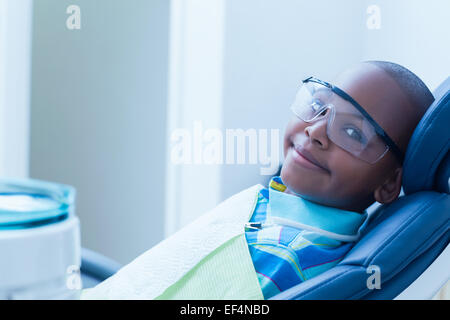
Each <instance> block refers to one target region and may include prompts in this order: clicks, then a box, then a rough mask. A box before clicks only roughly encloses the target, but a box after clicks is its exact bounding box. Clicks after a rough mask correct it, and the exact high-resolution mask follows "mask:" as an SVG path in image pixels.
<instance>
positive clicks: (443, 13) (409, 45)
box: [362, 0, 450, 90]
mask: <svg viewBox="0 0 450 320" xmlns="http://www.w3.org/2000/svg"><path fill="white" fill-rule="evenodd" d="M366 3H367V4H370V3H377V4H378V6H379V8H380V10H381V28H380V29H379V30H368V29H366V30H365V31H364V34H363V36H364V41H365V49H364V54H363V57H362V59H364V60H367V59H377V60H391V61H393V62H397V63H400V64H401V65H403V66H405V67H407V68H408V69H410V70H411V71H413V72H414V73H416V74H417V75H418V76H419V77H420V78H421V79H422V80H423V81H424V82H425V84H426V85H427V86H428V87H429V88H430V90H434V89H436V88H437V87H438V86H439V84H440V83H441V82H442V81H444V80H445V79H446V78H447V77H448V76H450V55H449V52H450V42H449V40H448V39H449V31H450V25H449V12H450V1H448V0H430V1H422V0H397V1H389V0H379V1H367V0H366Z"/></svg>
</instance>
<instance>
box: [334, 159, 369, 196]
mask: <svg viewBox="0 0 450 320" xmlns="http://www.w3.org/2000/svg"><path fill="white" fill-rule="evenodd" d="M337 155H338V157H336V159H335V160H334V161H333V183H334V184H335V185H336V186H339V188H336V192H337V193H340V194H341V195H342V196H345V195H352V194H359V193H364V194H365V193H366V192H367V191H368V190H370V189H371V188H372V186H373V185H374V182H375V179H376V178H377V177H376V172H377V170H375V168H374V167H373V165H370V164H368V163H366V162H364V161H362V160H359V159H357V158H355V157H353V156H352V155H349V154H347V153H346V152H345V151H340V152H337Z"/></svg>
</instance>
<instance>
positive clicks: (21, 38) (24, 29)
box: [0, 0, 32, 177]
mask: <svg viewBox="0 0 450 320" xmlns="http://www.w3.org/2000/svg"><path fill="white" fill-rule="evenodd" d="M31 19H32V2H31V0H21V1H16V0H0V176H1V177H27V176H28V166H29V163H28V159H29V99H30V65H31Z"/></svg>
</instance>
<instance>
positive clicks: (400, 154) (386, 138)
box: [302, 76, 404, 164]
mask: <svg viewBox="0 0 450 320" xmlns="http://www.w3.org/2000/svg"><path fill="white" fill-rule="evenodd" d="M307 82H315V83H318V84H321V85H323V86H325V87H327V88H329V89H330V90H331V91H333V92H334V93H336V94H337V95H338V96H340V97H341V98H342V99H344V100H346V101H348V102H350V103H351V104H352V105H353V106H354V107H355V108H356V109H357V110H358V111H359V112H361V113H362V115H363V116H364V117H365V118H366V119H367V120H368V121H369V123H370V124H371V125H372V126H373V127H374V129H375V133H376V134H377V135H378V136H379V137H380V138H381V139H382V140H383V141H384V142H385V143H386V145H387V147H388V149H389V150H391V151H392V152H393V153H394V155H395V156H396V157H397V159H398V160H399V161H400V164H402V163H403V160H404V155H403V152H402V151H401V150H400V148H399V147H398V146H397V145H396V144H395V142H394V141H393V140H392V139H391V138H390V137H389V135H388V134H387V133H386V132H385V131H384V130H383V128H382V127H381V126H380V125H379V124H378V123H377V122H376V121H375V120H374V119H373V118H372V117H371V116H370V115H369V114H368V113H367V111H366V110H364V108H363V107H362V106H361V105H360V104H359V103H358V102H356V100H355V99H353V98H352V97H351V96H350V95H349V94H347V93H346V92H345V91H344V90H342V89H340V88H338V87H336V86H334V85H332V84H331V83H328V82H326V81H323V80H320V79H317V78H316V77H313V76H311V77H308V78H306V79H304V80H302V83H307ZM385 154H386V152H385V153H384V154H383V155H382V156H381V157H380V158H379V159H378V160H377V161H379V160H380V159H381V158H382V157H383V156H384V155H385Z"/></svg>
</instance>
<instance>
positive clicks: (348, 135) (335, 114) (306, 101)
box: [291, 77, 403, 164]
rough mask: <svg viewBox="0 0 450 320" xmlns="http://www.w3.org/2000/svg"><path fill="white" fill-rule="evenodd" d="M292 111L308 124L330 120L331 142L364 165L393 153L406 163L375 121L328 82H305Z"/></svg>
mask: <svg viewBox="0 0 450 320" xmlns="http://www.w3.org/2000/svg"><path fill="white" fill-rule="evenodd" d="M291 110H292V111H293V112H294V114H295V115H296V116H297V117H299V118H300V119H301V120H303V121H305V122H308V123H311V122H314V121H319V120H320V119H323V118H327V135H328V138H329V139H330V140H331V141H333V143H335V144H336V145H338V146H339V147H341V148H342V149H344V150H346V151H348V152H350V153H351V154H353V155H354V156H355V157H357V158H359V159H361V160H363V161H365V162H368V163H370V164H374V163H376V162H377V161H378V160H380V159H381V158H382V157H383V156H384V155H385V154H386V152H387V151H388V150H392V152H393V153H394V154H395V155H396V157H397V158H398V160H399V161H400V163H403V153H402V152H401V151H400V149H399V148H398V147H397V145H396V144H395V143H394V141H392V139H391V138H390V137H389V136H388V135H387V134H386V132H385V131H384V130H383V129H382V128H381V127H380V126H379V125H378V124H377V123H376V122H375V120H373V119H372V117H371V116H370V115H369V114H368V113H367V112H366V111H365V110H364V109H363V108H362V107H361V106H360V105H359V104H358V103H357V102H356V101H355V100H354V99H353V98H352V97H350V96H349V95H348V94H347V93H345V92H344V91H342V90H341V89H339V88H337V87H335V86H333V85H331V84H329V83H327V82H325V81H321V80H319V79H317V78H314V77H309V78H307V79H305V80H303V84H302V87H301V88H300V90H299V91H298V92H297V95H296V97H295V101H294V103H293V104H292V105H291Z"/></svg>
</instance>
